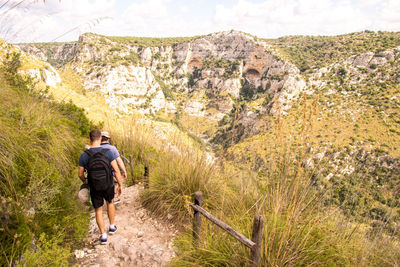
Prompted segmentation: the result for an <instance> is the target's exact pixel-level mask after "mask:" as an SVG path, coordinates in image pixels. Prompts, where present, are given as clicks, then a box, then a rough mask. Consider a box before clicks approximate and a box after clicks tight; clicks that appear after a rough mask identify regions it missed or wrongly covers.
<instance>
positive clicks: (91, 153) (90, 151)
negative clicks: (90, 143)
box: [84, 149, 94, 157]
mask: <svg viewBox="0 0 400 267" xmlns="http://www.w3.org/2000/svg"><path fill="white" fill-rule="evenodd" d="M84 152H85V153H86V154H88V156H89V157H91V156H93V155H94V152H93V151H92V150H90V149H86V150H85V151H84Z"/></svg>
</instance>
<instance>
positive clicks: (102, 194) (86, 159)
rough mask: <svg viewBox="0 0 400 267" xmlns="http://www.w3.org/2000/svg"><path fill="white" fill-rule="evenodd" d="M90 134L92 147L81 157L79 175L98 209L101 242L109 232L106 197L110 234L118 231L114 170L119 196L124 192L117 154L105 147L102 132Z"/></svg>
mask: <svg viewBox="0 0 400 267" xmlns="http://www.w3.org/2000/svg"><path fill="white" fill-rule="evenodd" d="M89 136H90V143H91V145H90V149H88V150H86V151H84V152H83V153H82V154H81V156H80V158H79V168H78V175H79V178H80V179H81V180H82V181H83V182H84V183H89V187H90V197H91V200H92V204H93V207H94V208H95V211H96V222H97V225H98V227H99V229H100V232H101V236H100V242H101V244H106V243H107V233H106V231H105V228H104V220H103V204H104V199H105V200H106V204H107V213H108V219H109V222H110V225H109V230H108V233H109V234H114V233H115V232H116V231H117V226H116V225H115V224H114V216H115V207H114V202H113V199H114V195H115V192H114V181H113V179H112V170H113V171H114V175H115V177H116V179H117V182H118V185H119V187H118V192H117V197H119V196H120V195H121V193H122V179H121V174H120V171H119V168H118V164H117V161H116V158H117V155H116V154H115V153H114V152H113V151H112V150H110V149H107V148H103V147H101V146H100V144H101V132H100V131H99V130H92V131H91V132H90V134H89ZM85 169H86V170H87V171H88V177H87V178H85V174H84V172H85Z"/></svg>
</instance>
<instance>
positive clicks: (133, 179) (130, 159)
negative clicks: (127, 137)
mask: <svg viewBox="0 0 400 267" xmlns="http://www.w3.org/2000/svg"><path fill="white" fill-rule="evenodd" d="M129 167H130V168H131V177H132V181H133V183H134V184H135V183H136V181H135V176H133V161H132V155H129Z"/></svg>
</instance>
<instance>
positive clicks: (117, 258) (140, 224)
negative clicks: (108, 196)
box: [75, 185, 177, 267]
mask: <svg viewBox="0 0 400 267" xmlns="http://www.w3.org/2000/svg"><path fill="white" fill-rule="evenodd" d="M140 189H141V187H140V185H135V186H131V187H125V188H124V191H123V192H122V196H121V203H119V204H118V205H116V216H115V224H116V225H117V227H118V231H117V233H116V234H114V235H108V244H106V245H101V244H100V242H99V240H98V239H99V236H100V233H99V230H98V227H97V224H96V220H95V217H94V211H91V221H90V231H89V244H88V245H87V247H86V248H84V249H83V250H77V251H75V257H76V258H77V261H78V266H82V267H84V266H99V267H103V266H167V265H168V263H169V262H170V260H171V258H172V257H174V256H175V252H174V248H173V244H172V241H173V238H174V237H175V235H176V233H177V230H176V229H175V227H174V226H173V225H172V224H171V223H169V222H165V221H160V220H157V219H156V218H154V217H153V216H151V215H150V213H149V212H148V211H147V210H145V209H144V208H143V207H142V206H141V204H140V201H139V190H140ZM103 214H104V215H103V216H104V221H105V225H106V229H108V218H107V211H106V208H104V211H103Z"/></svg>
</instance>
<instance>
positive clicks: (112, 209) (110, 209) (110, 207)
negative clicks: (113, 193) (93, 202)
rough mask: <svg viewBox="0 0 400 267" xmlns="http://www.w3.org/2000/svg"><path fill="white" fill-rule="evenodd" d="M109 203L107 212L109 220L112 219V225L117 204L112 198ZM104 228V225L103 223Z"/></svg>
mask: <svg viewBox="0 0 400 267" xmlns="http://www.w3.org/2000/svg"><path fill="white" fill-rule="evenodd" d="M106 203H107V214H108V220H109V221H110V225H113V224H114V217H115V206H114V202H113V201H112V200H111V202H108V201H106ZM103 228H104V225H103Z"/></svg>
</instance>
